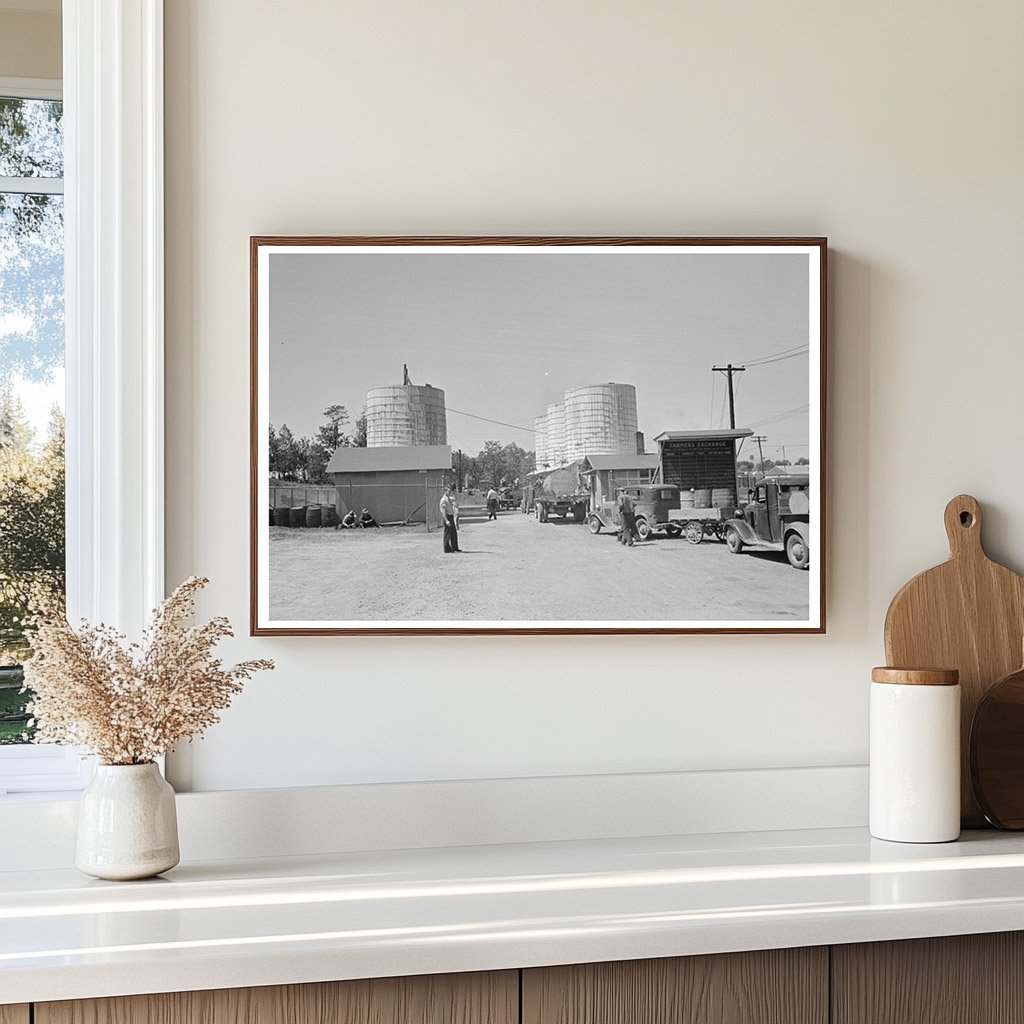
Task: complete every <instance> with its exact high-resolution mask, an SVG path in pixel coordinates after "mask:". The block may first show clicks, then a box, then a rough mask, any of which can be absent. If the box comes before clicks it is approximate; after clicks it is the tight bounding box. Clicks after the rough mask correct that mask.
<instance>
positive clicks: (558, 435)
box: [544, 402, 566, 466]
mask: <svg viewBox="0 0 1024 1024" xmlns="http://www.w3.org/2000/svg"><path fill="white" fill-rule="evenodd" d="M546 419H547V425H546V429H545V432H544V436H545V439H546V441H547V452H546V454H547V457H548V463H549V464H550V465H552V466H560V465H562V463H563V462H565V461H566V455H565V406H564V405H562V403H561V402H558V403H556V404H555V405H549V406H548V414H547V417H546Z"/></svg>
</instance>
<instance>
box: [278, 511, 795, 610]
mask: <svg viewBox="0 0 1024 1024" xmlns="http://www.w3.org/2000/svg"><path fill="white" fill-rule="evenodd" d="M460 543H461V545H462V547H463V550H464V552H465V553H464V554H461V555H445V554H443V553H442V551H441V534H440V533H439V532H431V533H429V534H428V533H426V532H425V531H424V529H423V527H422V526H419V527H415V528H412V527H407V528H391V529H380V530H342V531H335V530H303V529H286V528H283V527H281V528H272V529H271V531H270V610H271V617H272V618H273V619H275V620H309V619H315V620H319V621H324V620H335V621H341V620H345V621H348V620H391V621H401V620H425V619H446V620H467V619H478V620H480V619H487V620H509V619H519V620H522V619H535V620H556V619H563V620H580V619H583V620H612V619H629V620H643V619H647V620H655V619H659V620H677V621H678V620H696V619H749V620H754V619H804V618H806V617H807V608H808V598H809V574H808V573H806V572H799V571H798V570H796V569H793V568H791V567H790V566H789V565H788V564H787V562H786V560H785V558H784V557H783V556H776V555H771V554H743V555H730V554H729V552H728V551H727V550H726V548H725V545H724V544H720V543H717V542H715V541H705V542H704V543H703V544H700V545H697V546H695V545H692V544H688V543H687V542H686V541H685V540H683V539H679V540H670V539H661V538H659V539H657V540H654V541H652V542H648V543H645V544H637V545H636V546H635V547H633V548H624V547H622V546H621V545H620V544H619V543H617V541H616V539H615V537H614V536H613V535H610V534H605V533H602V534H599V535H598V536H592V535H591V534H590V533H589V532H588V530H587V528H586V526H584V525H581V524H578V523H573V522H568V521H564V520H552V521H550V522H547V523H538V522H537V521H536V520H535V518H534V517H533V516H527V515H523V514H522V513H520V512H503V513H501V515H500V516H499V517H498V519H497V520H495V521H491V522H488V521H487V520H486V519H484V518H482V517H481V518H476V517H474V518H468V519H465V520H464V522H463V528H462V530H461V532H460Z"/></svg>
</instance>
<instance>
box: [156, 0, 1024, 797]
mask: <svg viewBox="0 0 1024 1024" xmlns="http://www.w3.org/2000/svg"><path fill="white" fill-rule="evenodd" d="M1021 38H1024V7H1022V6H1021V5H1019V4H1011V3H1009V2H1007V3H1003V4H986V5H980V4H974V3H971V2H970V0H959V2H953V3H946V4H941V5H939V4H933V3H930V2H926V0H913V2H906V3H902V4H891V3H881V2H870V3H863V4H848V3H843V2H840V0H829V2H814V3H811V2H806V3H802V2H798V0H788V2H783V3H773V2H768V3H761V4H746V3H714V4H709V3H703V2H700V3H698V2H677V0H673V2H663V3H662V2H639V3H621V2H619V0H614V2H611V0H586V2H584V0H575V2H573V0H568V2H567V0H563V2H560V3H553V2H552V0H520V2H517V3H496V2H484V3H481V2H479V0H427V2H424V0H391V2H389V3H387V4H376V3H366V2H352V0H296V2H294V3H287V4H285V3H279V2H276V0H191V2H189V0H167V59H168V68H167V102H168V126H167V140H168V147H167V152H168V157H167V159H168V179H167V195H168V293H167V305H168V339H167V348H168V410H167V412H168V417H167V418H168V451H167V455H168V472H169V477H168V486H167V493H168V510H167V512H168V516H167V519H168V540H167V549H168V550H167V554H168V572H169V582H171V583H174V582H177V580H178V579H180V578H182V577H184V576H186V575H187V574H189V573H191V572H202V573H204V574H207V575H209V576H210V577H211V578H212V580H213V583H212V585H211V587H210V588H209V598H208V600H207V601H206V602H205V606H204V609H203V610H205V611H208V612H213V611H217V612H224V613H226V614H228V615H229V616H230V617H231V618H232V620H233V621H234V622H235V623H236V625H237V627H238V628H239V630H240V632H243V633H244V631H245V623H246V621H247V608H248V578H247V517H248V493H247V487H248V480H247V452H248V418H247V401H248V390H247V389H248V376H247V375H248V368H247V345H248V319H247V317H248V296H247V287H248V265H247V248H246V246H247V240H248V237H249V235H250V234H274V233H282V234H303V233H308V234H314V233H338V234H363V233H365V234H391V233H394V234H414V233H445V234H469V233H483V234H487V233H494V234H532V233H537V234H588V233H593V234H639V235H645V234H701V235H705V234H707V235H715V234H722V235H729V234H742V235H748V234H750V235H756V234H766V235H772V234H791V235H796V234H800V235H818V234H823V235H828V236H829V238H830V240H831V245H832V247H833V248H832V262H831V277H832V289H831V316H830V334H831V342H830V347H831V353H830V359H831V364H830V388H831V393H830V404H829V419H830V428H829V445H830V453H829V472H830V477H831V480H830V487H829V495H828V507H829V517H830V523H829V527H830V531H829V532H830V537H829V543H830V565H829V587H828V601H829V630H828V634H827V636H821V637H813V636H812V637H763V638H757V637H741V638H733V637H677V638H644V637H633V638H591V637H583V638H525V637H524V638H507V639H502V638H477V639H460V638H399V639H386V638H355V639H344V638H333V639H298V638H290V639H280V640H260V641H254V640H251V639H248V638H245V639H239V640H237V641H235V642H234V643H233V645H232V647H231V649H230V652H229V653H230V654H231V655H233V656H243V655H246V656H256V655H258V656H271V657H274V658H276V659H277V662H278V669H277V671H276V672H275V673H274V674H272V675H269V676H266V677H264V678H261V679H260V680H259V681H257V682H255V683H253V684H252V685H251V686H250V687H249V689H248V690H247V691H246V692H245V694H244V695H243V696H242V697H241V698H240V699H239V700H238V701H237V703H236V705H235V706H234V708H232V709H231V711H230V712H229V713H228V714H227V715H226V716H225V719H224V721H223V723H222V724H221V725H220V726H219V727H217V728H216V729H214V730H213V731H212V732H211V733H210V734H209V736H208V737H207V739H206V740H204V741H202V742H201V743H197V744H195V745H194V747H193V750H192V757H191V769H192V774H193V780H192V781H193V784H194V786H195V788H197V789H216V788H221V787H249V786H253V787H261V786H274V785H309V784H324V783H342V782H359V781H369V780H412V779H442V778H463V777H476V776H492V775H493V776H512V775H521V774H538V775H543V774H554V773H569V772H622V771H648V770H650V771H656V770H664V769H686V768H716V767H722V766H765V765H776V766H782V765H814V764H845V763H858V762H863V761H864V760H865V759H866V754H867V735H866V721H865V713H866V696H867V682H868V672H869V669H870V667H871V666H872V664H875V663H877V662H879V660H880V659H881V657H882V649H881V628H882V620H883V616H884V613H885V608H886V605H887V602H888V600H889V597H890V595H891V594H892V592H893V591H894V590H895V589H896V588H897V587H898V586H899V585H900V584H901V583H902V582H903V581H904V580H905V579H906V578H907V577H908V576H909V575H910V574H911V573H913V572H915V571H917V570H918V569H921V568H924V567H926V566H927V565H930V564H932V563H934V562H936V561H939V560H942V559H943V558H944V557H945V555H946V550H945V535H944V532H943V528H942V509H943V506H944V504H945V502H946V500H947V499H948V498H949V497H951V496H952V495H954V494H956V493H958V492H960V491H969V492H972V493H974V494H975V495H976V496H977V497H978V498H979V499H981V500H982V502H983V503H985V507H986V537H987V544H988V547H989V550H990V553H991V554H992V555H993V556H995V557H998V558H1000V559H1002V560H1004V561H1006V562H1008V564H1010V565H1012V566H1014V567H1015V568H1017V569H1018V570H1021V569H1024V518H1022V515H1021V511H1022V510H1024V477H1022V474H1021V472H1020V471H1019V469H1018V468H1017V466H1018V464H1019V460H1020V454H1021V441H1022V428H1021V412H1022V408H1021V399H1020V384H1021V381H1022V378H1024V344H1022V339H1024V289H1022V288H1021V273H1022V270H1024V188H1022V182H1024V120H1022V119H1021V117H1020V111H1021V109H1022V102H1024V64H1022V62H1021V61H1020V59H1019V45H1020V40H1021ZM187 767H188V766H187V764H186V763H185V762H183V761H179V762H178V768H177V771H178V774H179V777H183V776H184V775H186V774H187Z"/></svg>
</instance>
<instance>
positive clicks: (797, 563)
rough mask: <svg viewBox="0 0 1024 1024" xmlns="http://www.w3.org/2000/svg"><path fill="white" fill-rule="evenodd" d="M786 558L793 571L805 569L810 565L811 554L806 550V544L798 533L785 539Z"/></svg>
mask: <svg viewBox="0 0 1024 1024" xmlns="http://www.w3.org/2000/svg"><path fill="white" fill-rule="evenodd" d="M786 557H787V558H788V559H789V564H790V565H791V566H793V568H794V569H807V568H809V567H810V564H811V553H810V551H808V550H807V542H806V541H805V540H804V539H803V537H801V536H800V534H799V533H791V534H790V535H789V536H788V537H787V538H786Z"/></svg>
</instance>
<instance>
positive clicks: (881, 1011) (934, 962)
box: [831, 932, 1024, 1024]
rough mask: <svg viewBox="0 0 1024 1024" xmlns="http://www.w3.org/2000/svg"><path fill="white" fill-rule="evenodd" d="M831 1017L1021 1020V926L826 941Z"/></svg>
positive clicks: (885, 1022)
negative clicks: (979, 931)
mask: <svg viewBox="0 0 1024 1024" xmlns="http://www.w3.org/2000/svg"><path fill="white" fill-rule="evenodd" d="M831 973H832V986H831V987H832V1022H833V1024H864V1022H865V1021H870V1022H871V1024H1011V1022H1013V1021H1024V933H1021V932H1005V933H996V934H991V935H957V936H951V937H949V938H941V939H911V940H908V941H904V942H869V943H864V944H862V945H853V946H833V947H832V972H831Z"/></svg>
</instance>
